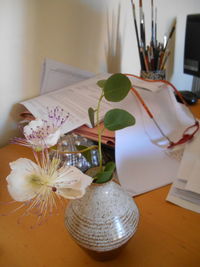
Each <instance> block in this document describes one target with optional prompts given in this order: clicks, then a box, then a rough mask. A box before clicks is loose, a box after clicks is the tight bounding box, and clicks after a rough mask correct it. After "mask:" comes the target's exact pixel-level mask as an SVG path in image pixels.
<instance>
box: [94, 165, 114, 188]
mask: <svg viewBox="0 0 200 267" xmlns="http://www.w3.org/2000/svg"><path fill="white" fill-rule="evenodd" d="M114 170H115V163H114V162H112V161H111V162H108V163H107V164H106V166H105V168H104V170H103V171H101V172H99V173H97V174H96V175H95V177H94V179H95V180H94V182H95V183H97V184H102V183H106V182H108V181H110V180H111V179H112V177H113V172H114Z"/></svg>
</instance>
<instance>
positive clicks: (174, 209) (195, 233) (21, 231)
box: [0, 145, 200, 267]
mask: <svg viewBox="0 0 200 267" xmlns="http://www.w3.org/2000/svg"><path fill="white" fill-rule="evenodd" d="M19 157H29V158H32V154H31V151H30V150H29V149H27V148H24V147H20V146H16V145H9V146H7V147H4V148H2V149H0V201H3V202H4V201H6V200H8V199H9V197H8V193H7V189H6V183H5V177H6V176H7V175H8V174H9V172H10V170H9V165H8V164H9V162H11V161H14V160H16V159H17V158H19ZM169 188H170V186H165V187H162V188H160V189H157V190H153V191H151V192H149V193H146V194H143V195H141V196H138V197H135V201H136V203H137V205H138V208H139V210H140V223H139V227H138V231H137V232H136V234H135V235H134V237H133V238H132V239H131V240H130V242H129V243H128V245H127V247H126V248H125V249H124V250H123V251H122V252H121V254H120V255H119V256H118V257H117V258H116V259H114V260H112V261H109V262H96V261H95V260H93V259H91V258H90V257H89V256H88V255H87V254H85V252H84V251H83V250H82V249H81V248H79V247H78V246H77V245H76V244H75V243H74V241H73V240H72V239H71V237H70V236H69V235H68V233H67V231H66V229H65V226H64V216H63V213H64V211H63V212H61V213H60V215H56V216H53V217H51V218H49V220H48V221H47V222H46V223H45V224H44V225H42V226H39V227H38V228H36V229H30V228H29V225H30V222H27V221H24V222H23V221H22V223H20V224H18V223H17V218H18V216H19V215H18V214H17V213H15V214H12V215H7V216H1V217H0V237H1V238H0V266H1V267H66V266H67V267H71V266H73V267H84V266H88V267H90V266H91V267H95V266H108V267H109V266H117V267H118V266H124V267H129V266H130V267H133V266H136V267H140V266H142V267H143V266H144V267H148V266H152V267H198V266H200V214H197V213H194V212H192V211H188V210H186V209H183V208H181V207H178V206H176V205H173V204H171V203H169V202H166V201H165V199H166V196H167V194H168V191H169ZM10 205H11V204H9V205H6V204H3V203H1V204H0V214H2V213H5V212H6V211H7V210H8V209H9V208H10ZM29 219H30V220H31V218H29Z"/></svg>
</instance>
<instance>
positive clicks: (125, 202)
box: [65, 181, 139, 260]
mask: <svg viewBox="0 0 200 267" xmlns="http://www.w3.org/2000/svg"><path fill="white" fill-rule="evenodd" d="M138 220H139V212H138V208H137V206H136V204H135V202H134V200H133V199H132V198H131V197H130V196H129V195H128V194H127V192H126V191H125V190H124V189H123V188H122V187H121V186H120V185H118V184H116V183H115V182H113V181H110V182H107V183H104V184H92V185H91V186H90V187H89V188H88V189H87V191H86V193H85V195H84V196H83V197H82V198H81V199H76V200H72V201H70V203H69V204H68V206H67V208H66V213H65V225H66V228H67V230H68V232H69V233H70V234H71V236H72V238H73V239H74V240H75V241H76V242H77V243H78V245H80V246H81V247H83V248H85V249H86V250H87V251H88V252H90V254H91V255H92V256H94V257H95V258H96V259H99V260H106V259H108V258H110V257H112V256H115V254H117V252H118V251H119V249H120V248H122V247H123V246H124V245H125V244H126V243H127V241H128V240H129V239H130V238H131V237H132V236H133V235H134V233H135V231H136V228H137V224H138Z"/></svg>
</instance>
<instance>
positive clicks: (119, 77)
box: [77, 73, 135, 183]
mask: <svg viewBox="0 0 200 267" xmlns="http://www.w3.org/2000/svg"><path fill="white" fill-rule="evenodd" d="M97 85H98V86H99V88H100V89H101V93H100V97H99V100H98V104H97V107H96V108H95V109H94V108H92V107H90V108H89V109H88V115H89V118H90V122H91V124H92V125H93V126H94V125H97V128H98V154H99V167H98V168H97V171H96V173H95V174H94V175H93V179H94V180H93V182H95V183H105V182H107V181H109V180H110V179H112V175H113V172H114V170H115V163H114V162H108V163H107V164H106V165H105V166H103V163H102V162H103V159H102V144H101V136H102V133H103V131H104V129H105V128H107V129H108V130H110V131H116V130H120V129H123V128H126V127H128V126H131V125H134V124H135V118H134V117H133V116H132V115H131V114H130V113H129V112H127V111H126V110H123V109H118V108H114V109H111V110H109V111H108V112H107V113H106V114H105V116H104V128H103V129H101V128H100V119H99V113H100V106H101V102H102V100H103V98H104V97H105V99H106V100H108V101H110V102H120V101H121V100H123V99H124V98H125V97H126V96H127V94H128V93H129V91H130V89H131V82H130V80H129V78H128V77H127V76H125V75H124V74H121V73H116V74H113V75H111V76H110V77H109V78H108V79H107V80H100V81H98V82H97ZM77 148H78V149H79V150H80V151H79V152H81V153H82V154H83V155H84V156H85V157H86V158H87V160H90V151H89V150H90V148H86V147H83V146H81V147H77Z"/></svg>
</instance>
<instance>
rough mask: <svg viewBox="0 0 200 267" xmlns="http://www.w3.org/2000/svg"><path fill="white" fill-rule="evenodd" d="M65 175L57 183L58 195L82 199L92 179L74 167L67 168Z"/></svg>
mask: <svg viewBox="0 0 200 267" xmlns="http://www.w3.org/2000/svg"><path fill="white" fill-rule="evenodd" d="M65 168H66V171H65V172H64V174H63V175H62V176H61V177H60V179H58V180H57V181H56V188H57V191H56V193H57V194H58V195H60V196H62V197H64V198H69V199H75V198H81V197H82V196H83V195H84V194H85V189H86V188H87V187H88V186H89V185H90V184H91V183H92V181H93V180H92V178H91V177H90V176H88V175H86V174H84V173H82V172H81V171H80V170H79V169H78V168H76V167H74V166H66V167H65Z"/></svg>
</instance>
